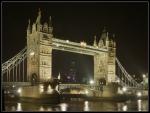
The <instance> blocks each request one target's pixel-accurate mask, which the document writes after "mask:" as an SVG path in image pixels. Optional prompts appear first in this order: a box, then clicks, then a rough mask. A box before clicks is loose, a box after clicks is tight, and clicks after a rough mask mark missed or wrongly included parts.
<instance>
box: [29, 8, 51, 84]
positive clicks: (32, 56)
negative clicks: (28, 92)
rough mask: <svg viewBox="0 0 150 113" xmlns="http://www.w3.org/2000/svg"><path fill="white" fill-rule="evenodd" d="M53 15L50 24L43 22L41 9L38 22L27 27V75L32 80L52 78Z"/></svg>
mask: <svg viewBox="0 0 150 113" xmlns="http://www.w3.org/2000/svg"><path fill="white" fill-rule="evenodd" d="M52 31H53V27H52V22H51V17H50V18H49V24H48V23H46V22H45V23H44V24H43V25H42V24H41V11H40V10H39V13H38V17H37V19H36V22H35V23H33V25H32V30H31V25H30V21H29V25H28V28H27V77H28V81H30V82H35V83H36V82H44V81H47V80H49V79H50V78H51V72H52V71H51V70H52V37H53V34H52Z"/></svg>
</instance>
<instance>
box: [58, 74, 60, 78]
mask: <svg viewBox="0 0 150 113" xmlns="http://www.w3.org/2000/svg"><path fill="white" fill-rule="evenodd" d="M58 79H59V80H60V72H59V74H58Z"/></svg>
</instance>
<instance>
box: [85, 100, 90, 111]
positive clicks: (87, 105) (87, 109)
mask: <svg viewBox="0 0 150 113" xmlns="http://www.w3.org/2000/svg"><path fill="white" fill-rule="evenodd" d="M84 111H89V102H88V101H85V102H84Z"/></svg>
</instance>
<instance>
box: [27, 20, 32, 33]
mask: <svg viewBox="0 0 150 113" xmlns="http://www.w3.org/2000/svg"><path fill="white" fill-rule="evenodd" d="M30 33H31V26H30V19H29V20H28V27H27V34H30Z"/></svg>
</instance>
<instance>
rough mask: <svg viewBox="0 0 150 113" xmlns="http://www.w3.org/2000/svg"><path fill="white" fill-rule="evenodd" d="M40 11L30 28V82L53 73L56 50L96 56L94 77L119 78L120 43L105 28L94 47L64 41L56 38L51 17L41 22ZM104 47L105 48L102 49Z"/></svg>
mask: <svg viewBox="0 0 150 113" xmlns="http://www.w3.org/2000/svg"><path fill="white" fill-rule="evenodd" d="M40 20H41V11H39V14H38V17H37V19H36V22H35V23H33V25H32V27H31V25H30V21H29V25H28V28H27V53H28V54H27V75H28V81H33V82H34V81H37V82H44V81H47V80H49V79H50V78H51V76H52V49H58V50H62V51H70V52H75V53H80V54H89V55H93V56H94V80H95V82H96V83H98V81H99V79H101V78H103V79H105V80H106V83H109V82H114V81H115V73H116V72H115V58H116V43H115V41H114V40H112V39H111V38H110V37H109V35H108V32H106V29H105V28H104V30H103V32H102V35H101V37H100V40H99V42H98V43H97V41H96V36H95V38H94V44H93V46H89V45H84V47H83V46H81V44H80V43H75V42H71V41H69V40H68V41H64V40H60V39H56V38H54V37H53V34H52V31H53V27H52V22H51V18H50V19H49V23H44V24H43V25H42V24H41V22H40ZM102 50H103V51H102Z"/></svg>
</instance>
